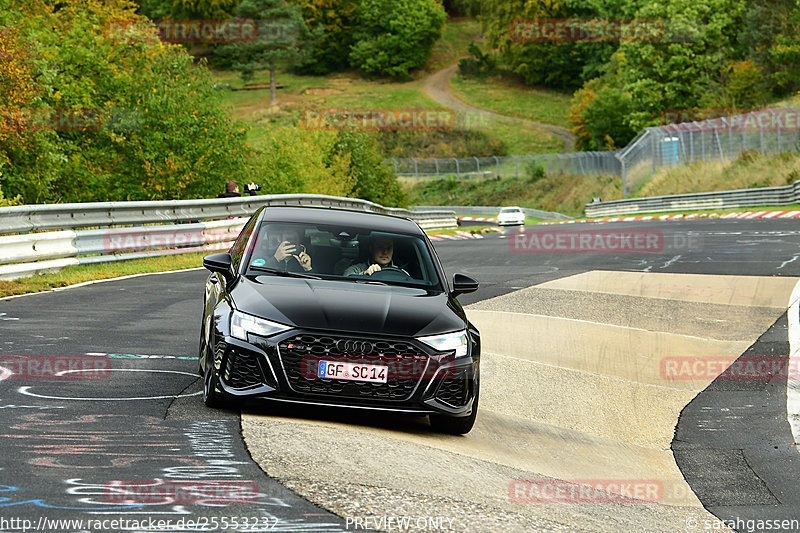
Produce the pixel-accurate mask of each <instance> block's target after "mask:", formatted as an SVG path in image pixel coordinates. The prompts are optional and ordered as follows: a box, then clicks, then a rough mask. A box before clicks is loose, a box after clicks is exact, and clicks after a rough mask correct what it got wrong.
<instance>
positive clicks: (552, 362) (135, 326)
mask: <svg viewBox="0 0 800 533" xmlns="http://www.w3.org/2000/svg"><path fill="white" fill-rule="evenodd" d="M528 230H529V231H526V232H525V233H520V229H519V228H513V229H506V230H504V233H503V234H501V235H497V234H495V235H487V236H486V237H485V238H484V239H480V240H477V239H476V240H462V241H438V242H437V243H436V248H437V251H438V253H439V256H440V258H441V259H442V261H443V262H444V264H445V267H446V269H447V270H448V272H450V273H451V274H452V273H453V272H456V271H459V272H463V273H465V274H467V275H470V276H472V277H474V278H476V279H478V280H479V281H480V282H481V284H482V285H481V288H480V289H479V290H478V291H477V292H476V293H474V294H470V295H464V296H462V297H461V298H460V300H461V302H462V303H463V304H464V305H465V306H467V309H468V314H469V316H470V319H471V320H472V321H473V322H474V323H475V324H476V325H478V327H479V328H480V330H481V333H482V341H483V362H482V391H481V408H480V411H479V416H478V419H477V422H476V427H475V429H474V430H473V431H472V432H471V433H470V434H468V435H467V436H464V437H450V436H443V435H438V434H434V433H432V432H431V431H430V430H429V427H428V426H427V422H426V421H425V420H424V419H418V418H408V417H393V416H387V415H385V414H382V415H369V414H363V413H354V412H352V411H349V410H332V409H326V410H319V409H311V408H287V407H285V406H284V405H272V404H268V403H265V402H251V403H248V404H247V405H245V406H243V408H242V413H241V416H240V413H239V412H238V411H237V412H234V411H224V410H223V411H215V410H210V409H207V408H205V407H204V406H203V404H202V401H201V398H200V382H199V379H198V377H197V366H198V365H197V357H196V356H197V353H196V350H197V345H198V341H199V338H198V337H199V331H200V327H199V319H200V314H201V309H200V307H201V304H202V294H203V283H204V280H205V277H206V273H205V272H204V271H201V270H193V271H186V272H178V273H169V274H160V275H148V276H140V277H134V278H128V279H121V280H115V281H109V282H102V283H95V284H89V285H86V286H82V287H76V288H70V289H67V290H61V291H54V292H48V293H43V294H36V295H29V296H24V297H17V298H10V299H5V300H0V366H2V367H3V368H4V369H5V370H0V372H1V373H0V420H2V429H0V445H2V450H3V452H4V453H3V455H2V459H0V473H1V474H2V480H0V531H2V532H5V531H22V530H23V528H26V529H30V530H32V529H34V528H36V527H37V526H38V527H39V530H41V531H101V530H103V531H121V530H131V531H147V530H150V531H153V530H156V529H157V527H158V525H159V524H158V521H163V522H161V524H160V525H161V526H164V527H168V528H169V530H173V531H195V530H207V531H212V530H213V531H223V530H227V531H343V530H349V531H357V530H358V531H363V530H365V529H381V530H386V531H399V530H407V529H408V530H413V531H435V530H452V531H533V530H549V531H581V530H584V531H641V530H648V531H704V530H709V529H713V530H716V531H719V530H725V526H727V525H731V524H733V525H734V528H735V529H737V530H739V531H747V530H748V529H749V528H750V526H749V525H748V522H747V521H748V520H750V521H752V522H750V523H752V524H755V523H756V522H755V521H757V520H761V521H762V526H764V524H765V522H763V521H775V520H786V521H790V520H792V519H795V520H800V505H799V504H800V486H799V485H798V484H799V483H800V482H798V479H800V460H799V459H800V458H799V457H798V450H797V448H796V445H795V444H794V443H795V442H796V440H797V439H796V437H795V436H793V433H792V426H791V424H790V422H793V421H794V420H795V418H796V417H797V414H798V413H797V412H796V411H794V407H790V408H789V412H787V394H788V396H789V398H790V400H789V405H790V406H796V404H794V403H792V401H793V400H792V398H795V396H793V394H795V391H796V389H800V387H798V386H797V384H796V383H795V381H796V379H797V375H796V374H794V375H792V372H789V379H788V380H787V378H786V375H785V373H784V374H781V373H778V374H777V375H775V376H768V377H765V376H763V375H757V376H753V375H744V374H742V375H733V376H731V375H727V376H725V375H719V374H720V372H722V371H723V370H725V369H726V368H728V367H729V366H730V367H731V368H734V366H731V365H735V364H736V363H740V364H741V368H746V366H745V365H746V363H748V362H752V361H757V362H758V361H768V362H770V364H773V363H774V364H777V365H778V368H780V365H788V364H789V362H790V354H791V355H792V356H793V355H794V353H795V350H796V348H795V345H794V344H792V345H790V342H789V337H790V334H791V332H792V331H797V328H798V326H797V324H798V323H800V313H798V311H797V307H795V308H794V310H793V311H792V312H787V309H788V308H789V306H790V298H791V296H792V293H793V291H794V289H795V286H796V285H797V282H798V280H800V260H798V257H800V227H798V226H797V222H795V221H791V220H774V219H773V220H755V221H748V220H693V221H669V222H631V223H611V224H569V225H558V226H556V225H553V226H546V227H539V226H537V227H536V229H535V232H536V239H535V240H534V239H533V238H532V237H531V235H532V234H531V231H534V230H533V229H532V228H528ZM631 231H632V232H638V233H640V234H641V235H642V236H643V237H642V239H643V240H641V241H638V245H637V244H636V243H637V241H635V239H634V240H632V241H627V242H628V244H630V243H631V242H633V243H634V245H633V248H634V249H631V248H630V247H628V248H626V247H625V246H624V245H623V244H622V243H623V242H625V241H621V240H620V239H618V238H616V237H615V238H613V239H609V235H612V236H616V235H618V234H620V232H622V233H624V232H631ZM558 232H567V233H564V234H562V239H561V240H560V241H558V240H557V239H556V237H557V234H558ZM577 232H583V233H584V234H586V232H590V233H591V236H592V239H591V240H587V241H581V240H580V236H577V237H574V236H573V237H570V235H577ZM615 232H616V233H615ZM598 235H600V237H598ZM654 236H655V237H654ZM649 237H653V239H655V240H647V239H648V238H649ZM596 238H599V239H600V240H599V241H597V240H596ZM570 239H571V240H570ZM559 242H560V243H561V244H564V243H567V244H565V247H566V248H565V247H564V246H561V244H557V243H559ZM576 243H577V244H576ZM595 243H602V244H601V246H609V245H611V246H616V248H615V250H616V251H614V250H611V249H609V248H605V249H604V248H598V247H596V246H595ZM651 245H652V246H651ZM587 246H588V247H587ZM576 247H577V248H576ZM558 248H562V249H558ZM796 297H797V294H796V295H795V298H796ZM797 350H798V351H800V346H797ZM698 360H700V362H701V363H703V364H705V365H706V366H701V367H698V366H697V365H696V364H695V363H697V361H698ZM792 360H793V361H794V362H795V363H796V359H794V357H793V358H792ZM687 361H689V362H691V363H692V364H691V365H689V366H688V367H687V366H685V363H686V362H687ZM708 361H713V362H714V363H715V364H716V366H713V367H712V366H710V365H708V364H707V363H708ZM48 365H49V366H48ZM58 365H60V366H58ZM65 365H66V366H65ZM686 368H689V369H690V371H688V373H687V372H686V371H685V369H686ZM736 368H739V367H736ZM790 368H791V367H790ZM715 369H716V370H715ZM12 372H13V374H12ZM792 378H794V380H793V379H792ZM795 426H797V424H796V423H795ZM795 431H796V430H795ZM612 482H613V483H612ZM198 483H203V484H204V485H203V487H205V490H203V491H200V492H198V490H197V489H195V490H194V491H193V490H192V489H191V487H192V486H193V484H195V485H197V484H198ZM564 483H567V484H572V485H575V484H579V485H580V484H590V485H593V486H595V487H597V486H599V485H602V486H603V489H604V492H602V493H599V492H596V491H595V492H593V493H592V494H591V495H588V496H587V495H586V494H583V493H582V496H581V498H578V499H575V498H572V499H570V498H569V497H567V498H566V499H564V497H563V494H562V495H561V496H558V497H556V498H555V499H553V497H552V494H551V497H550V499H548V498H546V497H545V496H544V494H545V493H544V491H545V489H546V488H552V487H554V486H557V485H558V486H559V487H561V488H562V489H563V486H564V485H563V484H564ZM214 484H216V486H217V489H218V490H216V491H212V490H208V487H209V485H214ZM559 484H561V485H559ZM622 486H625V487H627V489H620V487H622ZM615 487H616V489H615ZM631 487H633V488H632V489H631V490H634V491H637V490H639V489H641V490H642V491H643V492H642V493H641V495H640V494H639V492H636V493H635V496H636V497H635V501H626V502H621V501H619V499H620V494H618V493H615V490H617V491H622V492H625V491H626V490H628V489H630V488H631ZM562 492H563V491H562ZM567 492H569V491H567ZM642 495H643V496H644V497H640V496H642ZM554 502H557V503H554ZM568 504H569V505H568ZM717 519H721V520H724V522H719V521H717V522H715V520H717ZM60 520H74V521H76V522H73V523H63V522H61V523H59V522H57V521H60ZM104 520H105V522H103V521H104ZM113 520H117V521H118V522H112V521H113ZM123 520H124V521H127V522H125V523H123V522H122V521H123ZM23 521H28V522H23ZM737 521H738V522H737ZM736 524H738V525H736ZM769 526H770V527H769V528H767V527H765V526H764V527H762V530H766V529H769V530H773V531H775V530H785V531H789V530H792V528H791V527H789V526H786V527H772V526H773V524H772V523H770V524H769ZM794 527H795V528H796V529H798V530H800V525H797V524H795V526H794ZM160 530H167V529H160ZM751 530H758V529H751Z"/></svg>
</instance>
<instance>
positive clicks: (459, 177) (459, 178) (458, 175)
mask: <svg viewBox="0 0 800 533" xmlns="http://www.w3.org/2000/svg"><path fill="white" fill-rule="evenodd" d="M453 161H455V162H456V178H457V179H458V180H459V181H461V167H459V166H458V159H456V158H455V157H454V158H453Z"/></svg>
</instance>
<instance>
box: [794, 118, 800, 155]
mask: <svg viewBox="0 0 800 533" xmlns="http://www.w3.org/2000/svg"><path fill="white" fill-rule="evenodd" d="M798 118H800V117H798V116H797V111H795V112H794V124H795V126H794V147H795V148H794V149H795V150H800V123H798V122H797V120H798Z"/></svg>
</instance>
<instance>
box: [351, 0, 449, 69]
mask: <svg viewBox="0 0 800 533" xmlns="http://www.w3.org/2000/svg"><path fill="white" fill-rule="evenodd" d="M358 16H359V20H360V22H359V26H358V29H357V30H356V35H355V40H356V43H355V44H354V45H353V47H352V48H351V51H350V64H351V65H352V66H353V67H355V68H357V69H359V70H361V71H362V72H365V73H367V74H373V75H378V76H393V77H400V78H403V77H406V76H408V73H409V71H411V70H413V69H415V68H419V67H421V66H422V65H423V64H425V62H426V61H427V60H428V59H430V57H431V52H432V50H433V45H434V43H436V41H437V40H438V39H439V37H441V35H442V29H443V28H444V22H445V18H446V17H447V15H446V13H445V11H444V8H443V7H442V6H441V4H439V3H438V2H436V0H405V1H403V2H398V1H397V0H361V5H360V6H359V8H358Z"/></svg>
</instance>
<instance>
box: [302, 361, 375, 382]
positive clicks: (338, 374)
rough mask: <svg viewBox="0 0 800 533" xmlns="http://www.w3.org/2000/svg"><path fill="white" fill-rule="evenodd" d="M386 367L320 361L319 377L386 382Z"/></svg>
mask: <svg viewBox="0 0 800 533" xmlns="http://www.w3.org/2000/svg"><path fill="white" fill-rule="evenodd" d="M386 369H387V367H385V366H382V365H363V364H359V363H346V362H337V361H320V362H319V367H318V368H317V377H318V378H323V379H346V380H350V381H371V382H373V383H386Z"/></svg>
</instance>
